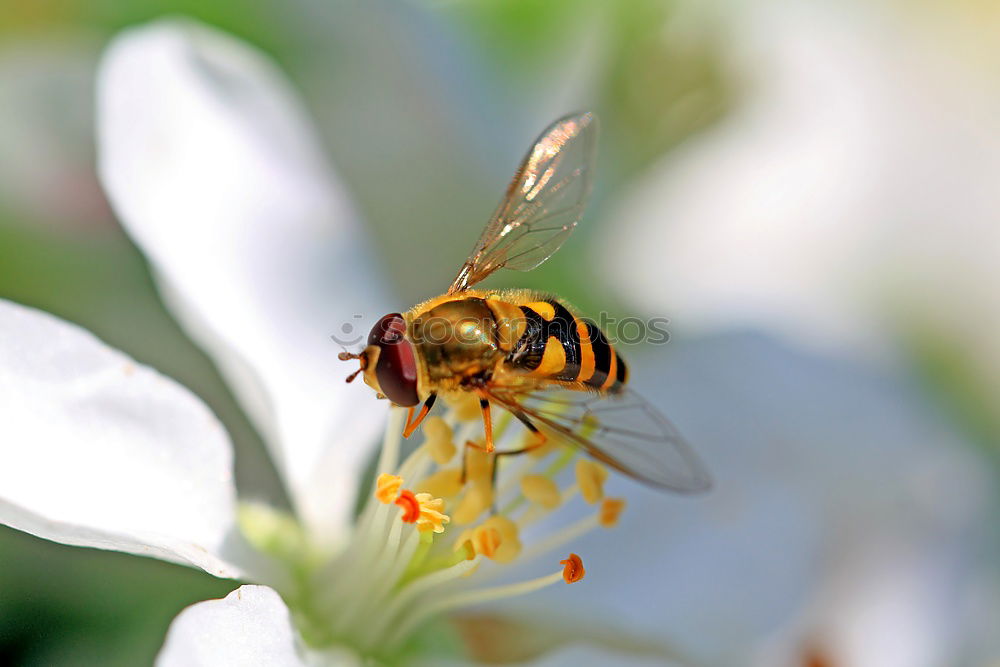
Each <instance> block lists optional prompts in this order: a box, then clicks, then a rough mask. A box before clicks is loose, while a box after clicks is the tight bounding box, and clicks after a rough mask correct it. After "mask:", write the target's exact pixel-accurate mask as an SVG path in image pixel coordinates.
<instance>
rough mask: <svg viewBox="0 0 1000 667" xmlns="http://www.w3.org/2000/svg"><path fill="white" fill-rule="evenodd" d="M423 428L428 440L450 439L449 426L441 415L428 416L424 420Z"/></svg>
mask: <svg viewBox="0 0 1000 667" xmlns="http://www.w3.org/2000/svg"><path fill="white" fill-rule="evenodd" d="M423 429H424V435H425V436H426V437H427V439H428V440H451V427H450V426H448V422H446V421H445V420H444V418H443V417H438V416H434V417H428V418H427V419H425V420H424V425H423Z"/></svg>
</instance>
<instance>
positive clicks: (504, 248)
mask: <svg viewBox="0 0 1000 667" xmlns="http://www.w3.org/2000/svg"><path fill="white" fill-rule="evenodd" d="M596 146H597V119H596V118H595V117H594V115H593V114H591V113H589V112H587V113H581V114H575V115H570V116H566V117H564V118H560V119H559V120H557V121H556V122H554V123H553V124H552V125H550V126H549V127H548V128H547V129H546V130H545V131H544V132H543V133H542V135H541V136H540V137H539V138H538V140H537V141H536V142H535V145H534V146H532V148H531V150H530V151H528V154H527V155H526V156H525V158H524V161H523V162H521V166H520V167H519V168H518V170H517V173H516V174H514V179H513V180H512V181H511V182H510V185H509V186H508V187H507V192H506V193H505V194H504V198H503V201H501V202H500V206H499V207H498V208H497V210H496V212H495V213H494V214H493V217H492V218H491V219H490V222H489V224H487V225H486V229H485V230H483V234H482V236H481V237H480V238H479V241H478V242H477V243H476V246H475V248H473V250H472V254H471V255H469V258H468V259H467V260H466V261H465V264H463V265H462V269H461V270H460V271H459V272H458V276H457V277H456V278H455V281H454V282H453V283H452V284H451V287H450V288H448V293H449V294H453V293H455V292H460V291H462V290H465V289H468V288H469V287H472V286H473V285H475V284H476V283H478V282H479V281H480V280H482V279H483V278H485V277H486V276H488V275H490V274H491V273H493V272H494V271H496V270H497V269H500V268H508V269H516V270H518V271H530V270H531V269H533V268H535V267H536V266H538V265H539V264H541V263H542V262H544V261H545V260H546V259H548V258H549V257H551V256H552V254H553V253H554V252H555V251H556V250H558V249H559V246H561V245H562V244H563V241H565V240H566V238H567V237H568V236H569V235H570V233H571V232H572V231H573V228H574V227H576V224H577V222H579V221H580V216H582V215H583V209H584V207H585V206H586V204H587V197H588V195H589V194H590V186H591V181H592V179H593V171H594V167H593V165H594V153H595V149H596Z"/></svg>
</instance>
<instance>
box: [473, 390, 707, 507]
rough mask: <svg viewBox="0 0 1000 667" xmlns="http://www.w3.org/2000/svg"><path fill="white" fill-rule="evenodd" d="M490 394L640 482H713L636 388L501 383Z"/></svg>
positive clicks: (690, 485)
mask: <svg viewBox="0 0 1000 667" xmlns="http://www.w3.org/2000/svg"><path fill="white" fill-rule="evenodd" d="M490 397H491V398H492V399H493V400H495V401H497V402H498V403H500V404H501V405H503V406H504V407H507V408H508V409H511V410H521V411H522V412H524V413H525V414H526V415H528V416H529V417H530V418H531V420H532V421H533V422H534V423H535V424H536V425H537V426H538V427H539V428H541V429H542V430H543V431H547V432H549V433H550V434H553V433H554V434H555V435H557V436H562V437H563V438H565V439H566V440H569V441H570V442H572V443H574V444H576V445H578V446H579V447H581V448H583V449H584V451H586V452H587V453H588V454H589V455H590V456H592V457H593V458H595V459H597V460H598V461H601V462H603V463H605V464H607V465H609V466H611V467H612V468H615V469H616V470H619V471H621V472H623V473H625V474H626V475H629V476H630V477H634V478H635V479H637V480H639V481H641V482H645V483H647V484H650V485H652V486H655V487H659V488H663V489H669V490H671V491H678V492H681V493H698V492H702V491H707V490H708V489H709V488H710V487H711V485H712V481H711V477H710V475H709V474H708V471H707V470H706V468H705V466H704V465H703V464H702V463H701V461H700V460H699V459H698V457H697V456H696V455H695V453H694V451H692V449H691V447H690V446H689V445H688V444H687V442H685V440H684V438H683V437H681V435H680V433H678V432H677V429H676V428H675V427H674V425H673V424H671V423H670V421H668V420H667V418H666V417H664V416H663V415H661V414H660V413H659V411H657V410H656V408H654V407H653V406H652V405H650V404H649V403H648V402H647V401H646V400H645V399H644V398H642V397H641V396H640V395H639V394H637V393H635V392H633V391H631V390H628V389H626V390H624V391H623V392H622V393H621V394H618V395H601V394H595V393H591V392H580V391H571V390H568V389H562V388H547V389H541V390H537V391H534V392H531V393H524V392H523V390H518V389H517V388H501V387H496V388H493V389H491V391H490Z"/></svg>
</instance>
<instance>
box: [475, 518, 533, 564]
mask: <svg viewBox="0 0 1000 667" xmlns="http://www.w3.org/2000/svg"><path fill="white" fill-rule="evenodd" d="M472 545H473V546H474V547H475V549H476V553H480V554H482V555H484V556H486V557H487V558H489V559H490V560H493V561H496V562H497V563H510V562H511V561H513V560H514V559H515V558H517V556H518V555H519V554H520V553H521V540H520V538H519V536H518V531H517V524H515V523H514V522H513V521H511V520H510V519H508V518H506V517H503V516H499V515H497V516H492V517H490V518H489V519H487V520H486V521H484V522H483V523H482V525H480V526H478V527H477V528H476V529H475V530H473V531H472Z"/></svg>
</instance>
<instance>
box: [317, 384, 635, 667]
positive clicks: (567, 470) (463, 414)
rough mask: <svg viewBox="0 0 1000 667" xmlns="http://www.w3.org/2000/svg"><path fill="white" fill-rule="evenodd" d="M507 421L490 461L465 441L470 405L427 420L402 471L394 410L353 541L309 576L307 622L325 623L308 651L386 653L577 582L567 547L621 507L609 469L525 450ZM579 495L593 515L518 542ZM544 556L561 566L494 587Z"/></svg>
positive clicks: (556, 447) (576, 559)
mask: <svg viewBox="0 0 1000 667" xmlns="http://www.w3.org/2000/svg"><path fill="white" fill-rule="evenodd" d="M473 408H474V409H473ZM505 417H507V418H506V419H505V418H503V417H502V418H501V419H499V420H497V423H496V424H495V427H494V439H495V442H496V443H497V451H496V452H494V453H490V454H488V453H486V452H485V451H483V449H482V447H481V445H482V443H481V442H477V441H476V440H474V439H473V438H474V437H476V436H481V434H482V425H481V421H479V420H480V419H481V417H480V414H479V409H478V403H477V402H475V401H473V405H471V406H469V405H464V404H460V405H456V406H454V407H453V409H452V410H451V411H449V412H448V414H447V415H446V416H445V417H443V418H442V417H429V418H427V419H426V421H425V423H424V425H423V427H422V430H423V435H424V437H425V440H424V442H423V443H422V444H421V445H420V446H418V447H417V448H416V449H414V450H413V452H412V453H411V454H410V455H409V456H408V457H407V458H406V459H405V460H404V461H402V462H401V463H400V462H399V458H400V447H401V445H402V443H401V435H400V434H401V423H402V411H401V410H399V409H394V410H393V414H392V417H391V418H390V419H389V424H388V426H387V431H386V437H385V440H384V442H383V448H382V452H381V455H380V457H379V461H378V464H377V471H378V477H377V479H376V480H375V483H374V487H373V492H372V495H371V497H370V498H369V501H368V503H367V504H366V505H365V507H364V508H363V510H362V512H361V514H360V516H359V518H358V523H357V531H356V534H355V539H354V540H352V542H351V544H350V546H349V547H348V548H347V549H346V550H345V551H344V552H342V553H340V554H338V555H337V557H336V558H335V559H333V560H332V561H331V562H330V563H329V564H327V565H326V566H324V567H323V568H322V569H321V571H319V572H317V573H316V576H315V577H313V578H312V581H313V582H314V586H315V587H316V588H317V589H318V591H317V594H316V595H315V599H314V600H312V604H311V612H312V613H311V614H310V615H311V616H314V617H318V618H322V619H325V621H324V623H325V624H326V626H327V627H325V628H324V631H323V632H321V633H319V635H318V636H314V637H312V640H313V641H314V642H316V641H318V642H320V643H325V642H330V643H333V642H343V643H348V644H351V645H353V646H355V647H356V648H357V649H358V650H359V651H360V652H362V653H365V654H369V655H376V656H379V655H380V656H383V657H384V656H391V655H393V654H394V653H395V652H398V651H399V650H401V648H402V647H403V646H404V645H405V643H406V642H408V641H415V640H416V638H419V636H420V634H421V633H420V631H421V629H422V628H423V627H424V626H426V625H427V624H428V622H429V621H430V620H431V619H433V618H434V617H437V616H440V615H442V614H447V613H449V612H455V611H456V610H459V609H461V608H464V607H468V606H471V605H475V604H479V603H482V602H486V601H490V600H498V599H502V598H508V597H512V596H517V595H524V594H527V593H531V592H533V591H536V590H538V589H540V588H544V587H546V586H551V585H554V584H556V583H559V582H565V583H575V582H578V581H580V580H581V579H583V576H584V572H585V571H584V567H583V561H582V560H581V558H580V556H578V555H576V554H573V553H571V554H569V556H566V553H567V551H565V550H564V549H565V547H566V545H568V544H569V543H570V542H573V541H575V540H577V539H579V538H580V537H581V536H582V535H584V534H585V533H587V532H589V531H591V530H594V529H596V528H599V527H602V526H603V527H610V526H613V525H614V524H615V523H616V521H617V519H618V516H619V515H620V514H621V512H622V510H623V509H624V504H625V503H624V501H623V500H621V499H611V498H605V497H604V480H605V479H606V477H607V474H608V473H607V470H605V469H604V468H603V466H601V465H599V464H597V463H594V462H592V461H589V460H585V459H580V460H577V456H576V450H575V449H572V448H570V447H568V446H561V445H560V444H558V443H555V442H549V443H548V444H546V445H545V446H544V447H535V448H528V449H530V451H527V452H524V453H522V452H521V451H520V450H522V449H525V446H524V444H525V443H521V442H518V438H519V437H520V436H517V435H516V434H510V433H507V427H508V426H509V425H510V419H509V417H510V415H505ZM525 436H526V437H527V438H528V439H530V438H533V437H535V436H534V435H533V434H530V433H525ZM532 442H534V441H532ZM528 444H530V443H528ZM574 461H576V465H575V466H573V465H572V464H573V462H574ZM577 498H580V499H582V501H583V502H585V503H589V504H591V505H593V506H594V510H593V511H591V512H590V513H589V514H588V515H587V516H585V517H584V518H583V519H579V520H577V521H575V522H572V523H569V524H568V525H567V524H564V525H562V526H560V527H558V528H556V529H553V530H551V531H549V532H548V533H547V534H543V535H542V536H541V537H539V538H536V539H532V540H531V541H527V542H525V541H524V540H523V537H522V534H523V532H524V529H525V528H526V527H528V526H530V525H531V524H534V523H535V522H537V521H539V520H540V519H542V518H545V517H547V516H548V515H550V514H552V513H554V512H557V511H558V510H559V509H560V508H562V507H564V506H566V505H567V504H568V503H570V502H573V501H575V500H576V499H577ZM556 525H557V524H556ZM535 532H537V531H535ZM560 557H562V560H559V558H560ZM546 559H551V560H549V561H548V562H550V563H552V564H555V563H557V562H558V564H559V566H560V567H559V569H557V570H556V569H552V570H549V571H548V572H546V570H547V569H548V568H546V567H545V566H544V565H539V567H540V569H541V572H542V574H541V576H538V577H536V578H532V579H527V580H523V581H518V582H515V583H505V584H500V585H490V582H491V581H493V580H495V579H497V578H498V577H500V576H501V575H502V574H503V573H504V567H505V566H506V565H508V564H510V563H513V562H519V563H522V562H523V563H529V564H530V563H534V562H535V561H540V562H541V563H544V562H546ZM313 625H315V622H314V623H313Z"/></svg>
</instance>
